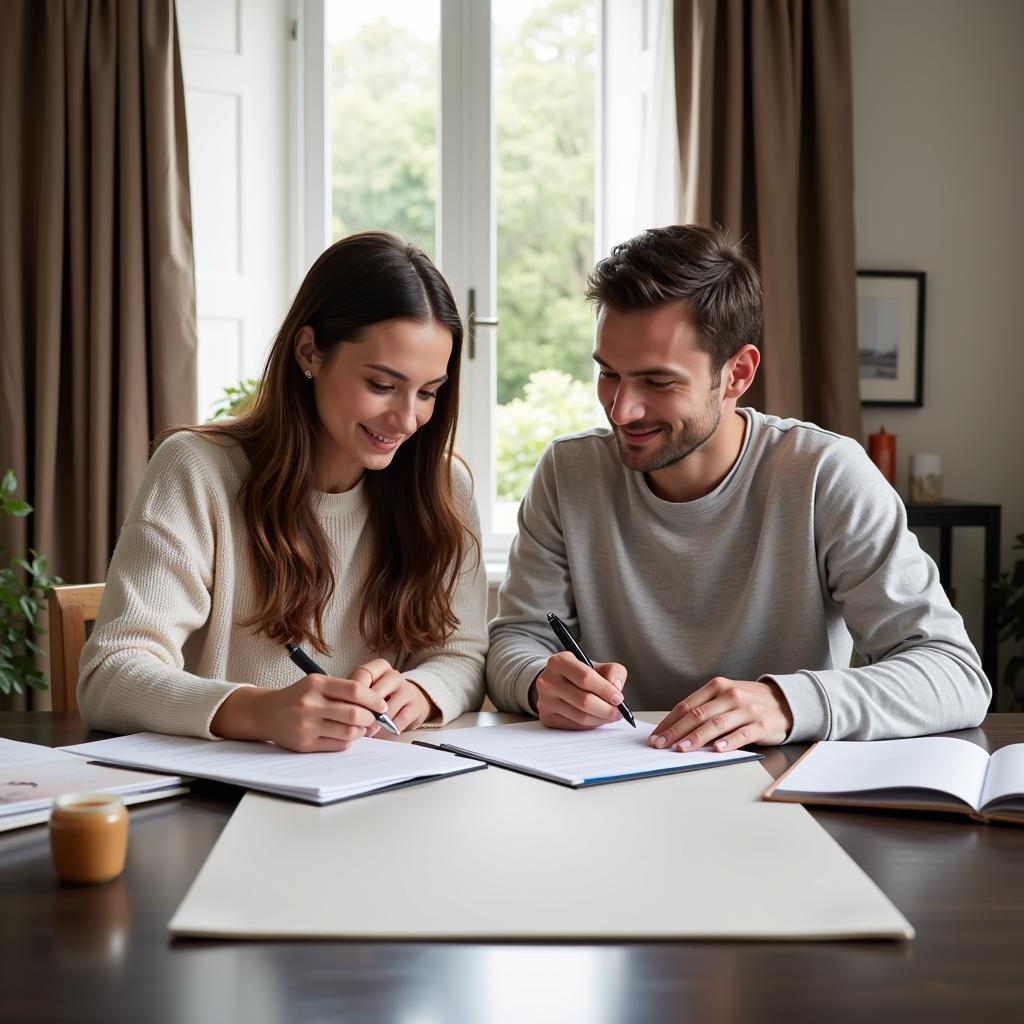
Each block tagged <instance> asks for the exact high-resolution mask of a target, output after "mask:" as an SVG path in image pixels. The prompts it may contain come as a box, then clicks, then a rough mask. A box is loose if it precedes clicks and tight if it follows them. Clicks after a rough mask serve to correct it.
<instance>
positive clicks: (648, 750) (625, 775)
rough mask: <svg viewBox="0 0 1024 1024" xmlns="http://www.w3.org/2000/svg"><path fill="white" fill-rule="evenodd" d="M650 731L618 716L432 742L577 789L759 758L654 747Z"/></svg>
mask: <svg viewBox="0 0 1024 1024" xmlns="http://www.w3.org/2000/svg"><path fill="white" fill-rule="evenodd" d="M653 731H654V726H653V725H651V724H649V723H647V722H637V727H636V728H635V729H634V728H633V727H632V726H630V725H628V724H627V723H626V722H624V721H618V722H613V723H610V724H609V725H602V726H601V727H600V728H597V729H588V730H584V731H580V732H571V731H567V730H563V729H548V728H547V727H546V726H543V725H541V724H540V722H521V723H518V724H516V725H494V726H484V727H483V728H477V729H452V730H449V731H447V732H445V731H442V732H440V733H438V734H436V740H434V741H433V742H436V743H437V745H438V746H440V747H441V749H442V750H451V751H454V752H456V753H460V754H466V755H468V756H470V757H479V758H480V759H482V760H484V761H487V762H488V763H489V764H494V765H499V766H500V767H502V768H511V769H513V770H514V771H522V772H526V773H527V774H529V775H536V776H537V777H538V778H542V779H547V780H548V781H550V782H558V783H561V784H562V785H564V786H573V787H576V788H578V787H580V786H596V785H600V784H602V783H606V782H623V781H625V780H626V779H640V778H645V777H647V776H651V775H666V774H669V773H672V772H686V771H695V770H696V769H699V768H714V767H716V766H717V765H722V764H733V763H736V762H738V761H759V760H760V759H761V757H762V755H761V754H755V753H752V752H751V751H749V750H735V751H731V752H729V753H724V754H720V753H718V752H716V751H714V750H696V751H693V752H692V753H689V752H688V753H685V754H682V753H679V752H678V751H675V750H655V749H654V748H653V747H649V746H648V745H647V737H648V736H650V734H651V733H652V732H653ZM433 742H432V744H431V745H433Z"/></svg>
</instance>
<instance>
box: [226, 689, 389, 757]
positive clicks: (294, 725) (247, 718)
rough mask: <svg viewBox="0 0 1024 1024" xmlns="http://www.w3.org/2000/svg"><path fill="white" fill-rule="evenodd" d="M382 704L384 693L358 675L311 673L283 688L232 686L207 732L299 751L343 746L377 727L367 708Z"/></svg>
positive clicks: (383, 706)
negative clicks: (377, 691) (260, 741)
mask: <svg viewBox="0 0 1024 1024" xmlns="http://www.w3.org/2000/svg"><path fill="white" fill-rule="evenodd" d="M387 708H388V705H387V703H386V702H385V699H384V697H383V696H381V695H380V694H378V693H376V692H374V690H372V689H371V688H370V685H369V683H368V682H365V681H364V680H363V679H362V678H360V679H354V678H353V679H336V678H334V677H333V676H324V675H319V674H316V673H315V674H313V675H308V676H305V677H304V678H302V679H300V680H299V681H298V682H297V683H293V684H292V685H291V686H287V687H285V688H284V689H283V690H264V689H261V688H259V687H255V686H241V687H239V688H238V689H237V690H233V691H232V692H231V693H230V694H229V695H228V697H227V698H226V699H225V701H224V703H223V704H221V706H220V707H219V708H218V709H217V713H216V714H215V715H214V716H213V721H212V722H211V723H210V731H211V732H212V733H213V734H214V735H215V736H222V737H224V739H229V740H271V741H272V742H274V743H276V744H277V745H278V746H279V747H283V748H284V749H285V750H296V751H299V752H300V753H304V754H306V753H312V752H313V751H328V750H348V748H349V747H350V746H352V744H353V743H354V742H355V741H356V740H358V739H360V738H361V737H363V736H373V735H374V734H375V733H376V732H377V731H378V730H379V729H380V725H379V724H378V723H377V720H376V719H375V718H374V717H373V712H375V711H376V712H378V713H382V712H385V711H386V710H387Z"/></svg>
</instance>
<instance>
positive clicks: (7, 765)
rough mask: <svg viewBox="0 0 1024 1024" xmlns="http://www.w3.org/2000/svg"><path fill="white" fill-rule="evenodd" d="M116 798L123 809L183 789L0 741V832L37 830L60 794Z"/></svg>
mask: <svg viewBox="0 0 1024 1024" xmlns="http://www.w3.org/2000/svg"><path fill="white" fill-rule="evenodd" d="M84 792H90V793H116V794H117V795H118V796H120V797H122V798H123V799H124V802H125V803H126V804H131V803H140V802H141V801H143V800H159V799H161V798H162V797H165V796H177V795H178V794H179V793H186V792H188V790H187V789H186V788H185V787H184V786H183V785H182V780H181V779H180V778H178V777H177V776H176V775H148V774H146V773H144V772H131V771H124V770H123V769H121V768H104V767H102V766H100V765H97V764H89V763H88V762H86V761H83V760H82V759H81V758H80V757H75V756H74V754H66V753H64V752H63V751H60V750H53V749H52V748H50V747H44V746H41V745H40V744H38V743H19V742H18V741H16V740H8V739H3V738H0V832H6V831H7V830H8V829H12V828H21V827H22V826H23V825H38V824H39V823H40V822H44V821H46V820H47V819H48V818H49V816H50V809H51V807H52V806H53V800H54V797H58V796H60V795H61V794H62V793H84Z"/></svg>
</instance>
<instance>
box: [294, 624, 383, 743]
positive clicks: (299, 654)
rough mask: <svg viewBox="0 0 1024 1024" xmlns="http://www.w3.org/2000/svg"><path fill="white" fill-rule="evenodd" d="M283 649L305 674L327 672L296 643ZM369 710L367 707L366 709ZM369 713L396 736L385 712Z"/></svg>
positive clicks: (320, 674)
mask: <svg viewBox="0 0 1024 1024" xmlns="http://www.w3.org/2000/svg"><path fill="white" fill-rule="evenodd" d="M284 649H285V650H286V651H287V652H288V657H289V658H291V659H292V661H294V662H295V664H296V665H298V666H299V668H301V669H302V671H303V672H305V673H306V675H307V676H311V675H313V674H316V675H318V676H325V675H327V673H326V672H325V671H324V670H323V669H322V668H321V667H320V666H319V665H318V664H317V663H316V662H315V661H314V660H313V659H312V658H311V657H310V656H309V655H308V654H307V653H306V652H305V651H304V650H303V649H302V648H301V647H299V645H298V644H285V645H284ZM366 710H367V711H370V709H369V708H367V709H366ZM370 714H371V715H373V717H374V718H376V719H377V721H378V722H380V724H381V725H383V726H384V728H385V729H390V730H391V732H393V733H394V734H395V735H396V736H397V735H398V726H397V725H395V723H394V722H392V721H391V719H390V718H388V716H387V714H386V713H382V712H377V711H370Z"/></svg>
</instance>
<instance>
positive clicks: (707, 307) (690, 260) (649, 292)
mask: <svg viewBox="0 0 1024 1024" xmlns="http://www.w3.org/2000/svg"><path fill="white" fill-rule="evenodd" d="M587 298H588V299H589V300H590V301H591V302H593V303H595V304H596V305H597V306H598V308H603V307H606V306H607V307H609V308H610V309H614V310H615V311H616V312H618V313H632V312H634V311H636V310H641V309H653V308H656V307H658V306H665V305H668V304H669V303H672V302H685V303H686V304H687V305H688V306H689V308H690V310H691V311H692V313H693V315H694V318H695V319H696V321H697V326H698V328H699V341H700V344H701V347H702V348H704V349H705V351H707V352H708V353H709V354H710V356H711V364H712V372H713V373H714V374H715V376H716V377H717V376H718V375H719V374H720V373H721V370H722V367H723V366H724V365H725V363H726V362H727V361H728V360H729V359H730V358H731V357H732V356H734V355H735V354H736V353H737V352H738V351H739V350H740V349H741V348H742V347H743V346H744V345H757V344H758V343H759V342H760V340H761V321H762V296H761V277H760V275H759V274H758V272H757V268H756V267H755V266H754V264H753V263H752V262H751V261H750V259H749V258H748V257H747V255H746V253H745V252H744V251H743V248H742V246H741V245H740V244H739V243H738V242H734V241H733V240H732V239H731V238H730V237H729V236H728V235H727V234H726V233H725V231H723V230H722V229H721V228H705V227H700V226H699V225H697V224H685V225H674V226H672V227H665V228H650V229H649V230H647V231H644V232H643V233H642V234H639V235H637V236H636V237H635V238H631V239H629V241H628V242H622V243H621V244H620V245H617V246H615V248H614V249H612V252H611V255H610V256H608V257H606V258H605V259H603V260H601V261H600V262H599V263H598V264H597V266H596V267H594V269H593V271H592V272H591V274H590V276H589V277H588V279H587Z"/></svg>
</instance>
